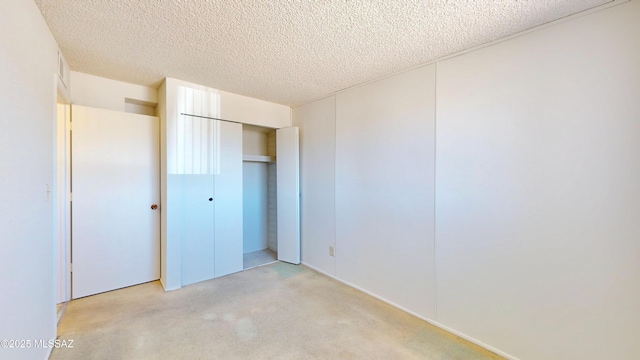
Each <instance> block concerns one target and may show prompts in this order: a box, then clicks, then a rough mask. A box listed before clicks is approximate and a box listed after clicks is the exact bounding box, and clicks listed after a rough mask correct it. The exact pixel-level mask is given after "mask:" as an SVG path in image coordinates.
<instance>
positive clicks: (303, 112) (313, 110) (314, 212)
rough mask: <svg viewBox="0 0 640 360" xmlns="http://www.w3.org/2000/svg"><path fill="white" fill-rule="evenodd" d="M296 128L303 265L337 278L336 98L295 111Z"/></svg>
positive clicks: (329, 98) (298, 108)
mask: <svg viewBox="0 0 640 360" xmlns="http://www.w3.org/2000/svg"><path fill="white" fill-rule="evenodd" d="M293 125H294V126H298V127H299V129H300V130H299V131H300V192H301V196H302V202H301V204H300V210H301V211H300V216H301V242H302V244H301V247H302V249H301V250H302V261H303V262H304V263H305V264H306V265H309V266H312V267H314V268H316V269H319V270H322V271H324V272H326V273H328V274H331V275H335V274H336V260H335V257H333V256H330V255H329V246H333V247H335V246H336V237H335V231H336V216H335V150H336V149H335V131H336V103H335V96H331V97H328V98H326V99H324V100H320V101H316V102H313V103H310V104H307V105H304V106H300V107H297V108H295V109H294V110H293Z"/></svg>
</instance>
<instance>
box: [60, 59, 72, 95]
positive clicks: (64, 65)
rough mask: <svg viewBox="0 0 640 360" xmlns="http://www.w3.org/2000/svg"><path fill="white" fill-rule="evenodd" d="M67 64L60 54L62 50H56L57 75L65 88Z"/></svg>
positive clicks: (67, 83) (68, 72) (67, 81)
mask: <svg viewBox="0 0 640 360" xmlns="http://www.w3.org/2000/svg"><path fill="white" fill-rule="evenodd" d="M69 75H71V74H70V71H69V65H68V64H67V61H66V60H65V59H64V56H62V52H61V51H58V77H60V82H61V83H62V86H63V87H64V88H65V89H69Z"/></svg>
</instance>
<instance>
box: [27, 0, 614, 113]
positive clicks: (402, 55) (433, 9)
mask: <svg viewBox="0 0 640 360" xmlns="http://www.w3.org/2000/svg"><path fill="white" fill-rule="evenodd" d="M35 1H36V3H37V5H38V6H39V7H40V10H41V11H42V14H43V15H44V18H45V19H46V21H47V23H48V24H49V27H50V28H51V31H52V32H53V35H54V36H55V38H56V40H57V41H58V43H59V44H60V47H61V49H62V52H63V54H64V56H65V58H66V59H67V62H68V63H69V66H70V67H71V69H72V70H74V71H79V72H84V73H89V74H94V75H97V76H102V77H106V78H111V79H115V80H121V81H126V82H130V83H135V84H141V85H147V86H154V87H155V86H158V85H159V84H160V82H161V81H162V79H163V78H164V77H174V78H178V79H181V80H186V81H190V82H194V83H197V84H202V85H206V86H209V87H213V88H217V89H220V90H224V91H228V92H233V93H238V94H242V95H246V96H251V97H255V98H259V99H263V100H267V101H272V102H276V103H280V104H286V105H297V104H302V103H305V102H309V101H311V100H315V99H318V98H321V97H323V96H326V95H328V94H331V93H334V92H336V91H338V90H341V89H344V88H348V87H351V86H354V85H357V84H361V83H363V82H366V81H369V80H373V79H376V78H379V77H382V76H385V75H389V74H392V73H396V72H399V71H402V70H406V69H409V68H412V67H415V66H417V65H420V64H424V63H427V62H430V61H433V60H435V59H438V58H441V57H443V56H446V55H449V54H452V53H456V52H459V51H461V50H465V49H468V48H471V47H474V46H477V45H481V44H484V43H487V42H490V41H492V40H496V39H499V38H502V37H505V36H509V35H512V34H515V33H518V32H521V31H523V30H527V29H530V28H532V27H535V26H538V25H541V24H544V23H547V22H550V21H553V20H556V19H559V18H562V17H565V16H568V15H571V14H574V13H576V12H580V11H583V10H586V9H590V8H593V7H595V6H598V5H601V4H604V3H607V2H611V1H612V0H459V1H454V0H395V1H394V0H369V1H366V0H316V1H312V0H303V1H294V0H184V1H181V0H161V1H159V0H132V1H130V0H119V1H118V0H35ZM72 86H73V85H72Z"/></svg>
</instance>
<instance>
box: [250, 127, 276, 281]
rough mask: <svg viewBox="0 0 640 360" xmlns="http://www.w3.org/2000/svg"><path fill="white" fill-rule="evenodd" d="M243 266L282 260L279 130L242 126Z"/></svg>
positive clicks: (254, 265)
mask: <svg viewBox="0 0 640 360" xmlns="http://www.w3.org/2000/svg"><path fill="white" fill-rule="evenodd" d="M242 155H243V157H242V160H243V161H242V182H243V183H242V205H243V206H242V209H243V214H242V215H243V242H242V245H243V268H244V269H245V270H246V269H250V268H254V267H257V266H261V265H266V264H269V263H272V262H275V261H278V254H277V253H278V238H277V237H278V231H277V205H276V204H277V190H276V188H277V182H276V131H275V129H270V128H265V127H259V126H253V125H243V126H242Z"/></svg>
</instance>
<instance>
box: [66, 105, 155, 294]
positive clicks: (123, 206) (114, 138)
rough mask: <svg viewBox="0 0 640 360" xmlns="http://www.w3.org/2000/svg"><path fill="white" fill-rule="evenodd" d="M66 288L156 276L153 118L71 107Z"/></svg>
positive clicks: (102, 287)
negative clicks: (69, 238)
mask: <svg viewBox="0 0 640 360" xmlns="http://www.w3.org/2000/svg"><path fill="white" fill-rule="evenodd" d="M72 121H73V122H72V124H73V128H72V141H73V142H72V155H71V156H72V175H71V178H72V186H73V187H72V191H73V203H72V256H73V273H72V295H73V298H74V299H75V298H79V297H83V296H87V295H93V294H97V293H101V292H105V291H109V290H114V289H118V288H122V287H126V286H131V285H136V284H140V283H144V282H148V281H153V280H157V279H158V278H159V277H160V210H159V209H152V208H151V207H152V204H159V200H160V157H159V152H160V147H159V140H160V137H159V121H158V118H156V117H152V116H144V115H136V114H127V113H120V112H116V111H110V110H103V109H93V108H87V107H82V106H77V105H74V106H73V107H72Z"/></svg>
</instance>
